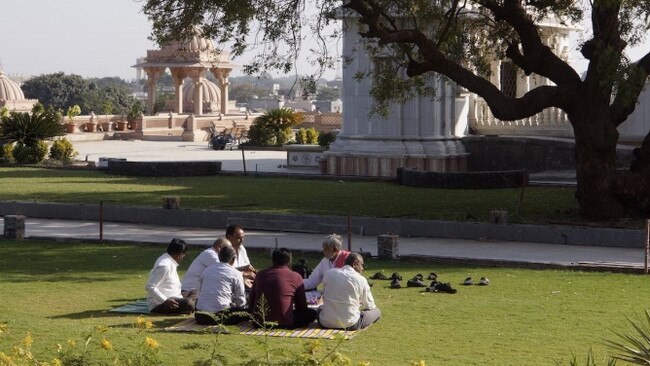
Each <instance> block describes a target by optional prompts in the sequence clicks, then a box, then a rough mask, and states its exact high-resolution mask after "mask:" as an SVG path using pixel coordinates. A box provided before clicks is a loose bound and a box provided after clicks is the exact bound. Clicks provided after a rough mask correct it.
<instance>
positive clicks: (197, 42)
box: [162, 29, 215, 52]
mask: <svg viewBox="0 0 650 366" xmlns="http://www.w3.org/2000/svg"><path fill="white" fill-rule="evenodd" d="M162 50H164V51H175V52H178V51H181V52H202V51H214V50H215V47H214V42H213V41H212V40H211V39H210V38H207V37H203V36H202V35H201V31H200V30H198V29H197V30H195V34H194V36H192V39H190V40H185V41H178V42H174V43H171V44H169V45H167V46H165V47H164V48H163V49H162Z"/></svg>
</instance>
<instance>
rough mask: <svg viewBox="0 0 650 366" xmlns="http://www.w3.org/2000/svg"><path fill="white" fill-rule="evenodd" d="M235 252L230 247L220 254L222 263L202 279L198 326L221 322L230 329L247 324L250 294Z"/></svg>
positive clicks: (198, 305) (197, 307) (209, 268)
mask: <svg viewBox="0 0 650 366" xmlns="http://www.w3.org/2000/svg"><path fill="white" fill-rule="evenodd" d="M236 256H237V252H236V251H235V248H233V247H232V246H230V245H226V246H224V247H223V248H221V250H219V263H217V264H214V265H212V266H210V267H208V268H206V269H205V271H203V273H202V274H201V277H200V279H199V283H200V287H199V289H200V290H199V300H198V301H197V302H196V310H197V311H198V312H196V313H194V319H195V320H196V322H197V323H198V324H202V325H214V324H217V323H219V322H221V323H223V324H226V325H230V324H237V323H239V322H241V321H243V320H246V319H247V318H248V317H247V315H241V314H237V312H245V311H247V310H248V309H246V291H245V290H244V277H243V276H242V275H241V272H239V271H238V270H237V269H236V268H235V257H236Z"/></svg>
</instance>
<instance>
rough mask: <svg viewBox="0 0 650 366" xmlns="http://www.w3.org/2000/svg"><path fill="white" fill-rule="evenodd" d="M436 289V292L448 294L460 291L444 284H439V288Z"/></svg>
mask: <svg viewBox="0 0 650 366" xmlns="http://www.w3.org/2000/svg"><path fill="white" fill-rule="evenodd" d="M436 289H437V290H438V291H436V292H446V293H448V294H455V293H456V292H458V290H456V289H455V288H453V287H451V285H450V284H449V283H442V282H438V286H436Z"/></svg>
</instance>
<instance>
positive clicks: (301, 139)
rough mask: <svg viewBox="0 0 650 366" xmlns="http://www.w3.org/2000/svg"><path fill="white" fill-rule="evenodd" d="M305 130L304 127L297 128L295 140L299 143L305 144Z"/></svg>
mask: <svg viewBox="0 0 650 366" xmlns="http://www.w3.org/2000/svg"><path fill="white" fill-rule="evenodd" d="M306 141H307V130H305V129H304V128H301V129H299V130H298V133H297V134H296V142H297V143H299V144H306V143H307V142H306Z"/></svg>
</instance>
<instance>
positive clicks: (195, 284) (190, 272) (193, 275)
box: [181, 237, 231, 294]
mask: <svg viewBox="0 0 650 366" xmlns="http://www.w3.org/2000/svg"><path fill="white" fill-rule="evenodd" d="M227 245H231V244H230V240H228V239H226V238H224V237H221V238H218V239H217V240H215V242H214V243H213V244H212V246H211V247H210V248H208V249H206V250H204V251H202V252H201V254H199V255H198V256H197V257H196V258H195V259H194V260H193V261H192V264H190V268H188V269H187V272H185V276H183V280H182V281H181V290H182V292H183V293H184V294H190V293H192V291H196V292H198V290H199V280H200V278H201V274H202V273H203V271H205V269H206V268H208V267H210V266H212V265H213V264H217V263H219V251H220V250H221V248H223V247H224V246H227Z"/></svg>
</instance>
